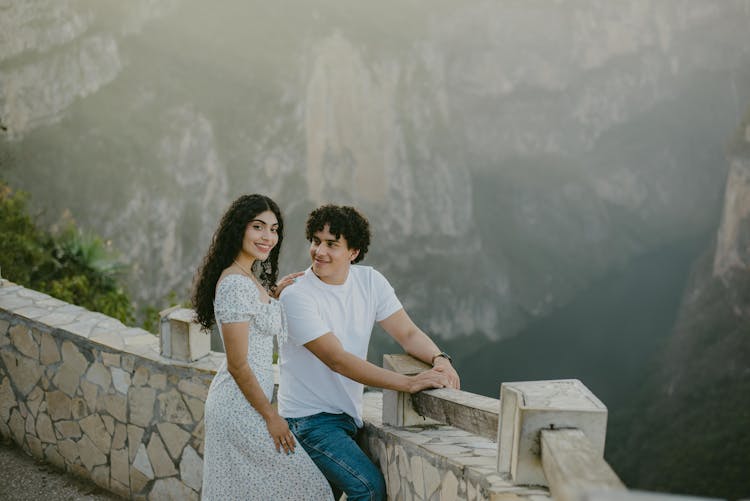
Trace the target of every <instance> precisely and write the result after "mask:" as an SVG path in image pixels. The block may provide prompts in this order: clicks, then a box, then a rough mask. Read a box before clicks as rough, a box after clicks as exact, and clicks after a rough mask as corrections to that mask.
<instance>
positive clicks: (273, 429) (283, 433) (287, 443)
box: [266, 413, 297, 454]
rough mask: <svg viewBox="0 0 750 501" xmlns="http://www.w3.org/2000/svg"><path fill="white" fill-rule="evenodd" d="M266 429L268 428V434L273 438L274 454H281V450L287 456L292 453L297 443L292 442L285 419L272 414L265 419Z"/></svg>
mask: <svg viewBox="0 0 750 501" xmlns="http://www.w3.org/2000/svg"><path fill="white" fill-rule="evenodd" d="M266 428H268V434H269V435H271V438H273V443H274V445H275V446H276V452H281V449H284V452H286V453H287V454H289V453H293V452H294V448H295V447H296V446H297V442H296V441H295V440H294V435H293V434H292V432H291V430H289V425H288V424H287V422H286V419H284V418H283V417H281V416H279V415H278V414H276V413H274V414H273V415H272V416H270V417H269V418H268V419H266Z"/></svg>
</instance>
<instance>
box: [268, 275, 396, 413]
mask: <svg viewBox="0 0 750 501" xmlns="http://www.w3.org/2000/svg"><path fill="white" fill-rule="evenodd" d="M281 302H282V303H283V305H284V310H285V312H286V317H287V322H288V326H289V340H288V342H287V343H285V344H284V345H283V346H282V347H281V356H280V362H279V364H280V372H281V380H280V382H279V394H278V403H279V414H281V415H282V416H284V417H304V416H310V415H312V414H318V413H320V412H329V413H331V414H340V413H342V412H343V413H346V414H348V415H350V416H351V417H353V418H354V420H355V421H356V422H357V426H362V393H363V390H364V387H363V385H362V384H360V383H358V382H356V381H353V380H351V379H349V378H348V377H346V376H342V375H341V374H338V373H336V372H334V371H332V370H331V369H329V368H328V366H326V365H325V364H324V363H323V362H321V361H320V359H318V357H316V356H315V355H313V353H312V352H311V351H310V350H308V349H307V348H305V347H304V346H303V345H304V344H305V343H308V342H310V341H312V340H314V339H317V338H319V337H320V336H322V335H324V334H326V333H328V332H332V333H333V334H334V335H335V336H336V337H337V338H338V339H339V341H341V344H342V345H343V347H344V349H345V350H346V351H348V352H349V353H352V354H354V355H356V356H358V357H360V358H362V359H366V358H367V347H368V345H369V344H370V335H371V334H372V328H373V325H374V324H375V322H379V321H381V320H385V319H386V318H388V317H389V316H391V315H393V314H394V313H396V312H397V311H398V310H400V309H401V308H402V306H401V302H400V301H399V300H398V298H397V297H396V294H395V293H394V291H393V287H391V284H389V283H388V280H386V278H385V277H384V276H383V275H381V274H380V273H379V272H378V271H376V270H374V269H373V268H371V267H369V266H359V265H353V266H351V267H350V268H349V276H348V277H347V278H346V282H344V283H343V284H341V285H329V284H327V283H325V282H323V281H322V280H320V279H319V278H318V277H317V276H316V275H315V274H314V273H313V272H312V270H311V269H310V268H308V269H307V270H306V271H305V274H304V275H303V276H302V277H300V278H298V279H297V281H296V282H295V283H294V284H292V285H290V286H289V287H287V288H286V289H284V291H283V292H282V293H281Z"/></svg>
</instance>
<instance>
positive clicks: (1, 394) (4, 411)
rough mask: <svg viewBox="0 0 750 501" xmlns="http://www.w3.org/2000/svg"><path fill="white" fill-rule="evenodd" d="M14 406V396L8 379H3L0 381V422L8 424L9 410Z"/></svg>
mask: <svg viewBox="0 0 750 501" xmlns="http://www.w3.org/2000/svg"><path fill="white" fill-rule="evenodd" d="M16 405H17V403H16V394H15V393H13V388H11V386H10V379H9V378H7V377H4V378H3V379H2V381H0V422H3V423H7V422H8V419H10V410H11V409H12V408H13V407H15V406H16Z"/></svg>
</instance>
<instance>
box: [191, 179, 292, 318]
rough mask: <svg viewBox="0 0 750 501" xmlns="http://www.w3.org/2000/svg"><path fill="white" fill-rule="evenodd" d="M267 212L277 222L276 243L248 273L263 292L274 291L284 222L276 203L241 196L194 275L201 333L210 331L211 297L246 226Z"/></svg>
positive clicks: (223, 221) (194, 291)
mask: <svg viewBox="0 0 750 501" xmlns="http://www.w3.org/2000/svg"><path fill="white" fill-rule="evenodd" d="M267 210H270V211H271V212H273V213H274V214H275V215H276V219H277V220H278V222H279V226H278V231H277V234H278V236H279V240H278V242H276V245H275V246H274V248H273V249H272V250H271V253H270V255H269V256H268V258H267V259H266V260H265V261H258V260H256V261H255V262H254V263H253V269H252V272H253V273H254V274H255V275H256V276H257V277H258V279H259V280H260V282H261V283H262V284H263V286H264V287H265V288H266V289H269V290H273V289H274V288H275V287H276V279H277V277H278V275H279V252H280V251H281V242H282V241H283V240H284V222H283V219H282V217H281V211H280V210H279V206H278V205H276V202H274V201H273V200H271V199H270V198H268V197H267V196H265V195H257V194H254V195H243V196H241V197H239V198H238V199H237V200H235V201H234V202H232V205H230V206H229V209H227V211H226V212H225V213H224V216H223V217H222V218H221V222H220V223H219V228H218V229H217V230H216V233H214V236H213V239H212V241H211V247H209V249H208V253H207V254H206V257H204V258H203V263H202V264H201V267H200V268H199V270H198V273H197V275H196V279H195V286H194V288H193V297H192V302H193V308H194V309H195V316H196V320H197V321H198V323H200V324H201V325H202V326H203V328H204V329H205V330H208V329H210V328H211V326H212V325H213V324H214V296H215V295H216V284H217V282H218V281H219V277H220V276H221V274H222V272H223V271H224V270H225V269H226V268H228V267H229V266H231V265H232V263H233V262H234V260H235V259H236V258H237V255H238V254H239V253H240V250H241V249H242V240H243V239H244V236H245V230H246V229H247V225H248V224H249V223H250V221H252V220H253V219H255V218H256V217H257V216H258V214H260V213H261V212H265V211H267Z"/></svg>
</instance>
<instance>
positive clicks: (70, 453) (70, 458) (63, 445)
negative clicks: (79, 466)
mask: <svg viewBox="0 0 750 501" xmlns="http://www.w3.org/2000/svg"><path fill="white" fill-rule="evenodd" d="M57 450H59V451H60V454H62V456H63V457H64V458H65V460H66V461H67V462H68V463H69V464H73V463H75V462H76V460H77V459H78V456H79V454H78V444H77V443H76V442H73V441H72V440H59V441H58V442H57Z"/></svg>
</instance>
